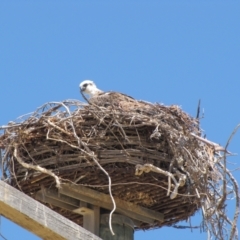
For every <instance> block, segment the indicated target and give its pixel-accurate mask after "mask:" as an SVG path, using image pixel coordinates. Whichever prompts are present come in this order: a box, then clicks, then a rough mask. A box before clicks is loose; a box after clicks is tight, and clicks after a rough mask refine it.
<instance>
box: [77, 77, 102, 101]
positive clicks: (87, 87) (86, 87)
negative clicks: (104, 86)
mask: <svg viewBox="0 0 240 240" xmlns="http://www.w3.org/2000/svg"><path fill="white" fill-rule="evenodd" d="M79 88H80V91H81V92H82V93H85V94H88V95H89V97H93V96H94V95H95V94H98V93H101V92H102V91H101V90H99V89H98V88H97V86H96V84H95V83H94V82H93V81H91V80H84V81H83V82H81V83H80V85H79Z"/></svg>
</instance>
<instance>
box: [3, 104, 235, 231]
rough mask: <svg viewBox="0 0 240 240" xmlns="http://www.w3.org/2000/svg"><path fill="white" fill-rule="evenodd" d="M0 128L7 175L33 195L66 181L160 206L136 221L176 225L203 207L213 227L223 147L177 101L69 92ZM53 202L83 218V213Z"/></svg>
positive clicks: (219, 205) (144, 226)
mask: <svg viewBox="0 0 240 240" xmlns="http://www.w3.org/2000/svg"><path fill="white" fill-rule="evenodd" d="M2 129H4V132H3V133H2V135H1V136H0V147H1V148H2V149H3V154H2V162H3V175H4V179H5V181H8V182H9V184H11V185H12V186H13V187H15V188H17V189H20V190H21V191H23V192H24V193H26V194H28V195H29V196H31V197H34V196H35V194H36V192H38V191H39V190H41V188H43V187H44V188H46V189H49V188H54V186H56V188H59V187H60V186H61V184H62V183H64V182H67V183H69V182H71V183H74V184H76V185H83V186H87V187H88V188H92V189H94V190H97V191H99V192H102V193H105V194H110V193H111V195H112V196H113V199H114V197H117V198H120V199H122V200H125V201H128V202H131V203H134V204H136V205H139V206H142V207H145V208H148V209H151V210H154V211H156V212H160V213H162V214H164V221H163V222H159V221H155V222H154V223H153V224H149V223H146V222H141V224H140V225H138V226H136V229H151V228H159V227H162V226H174V225H175V224H176V223H178V222H179V221H181V220H187V219H188V218H189V217H190V216H192V215H193V214H194V213H195V212H196V211H197V210H198V209H200V208H201V209H202V210H203V218H204V222H205V226H207V227H208V229H217V228H218V226H217V222H216V221H217V216H218V215H217V214H218V213H219V209H221V211H222V209H223V208H224V207H223V206H224V202H225V199H224V198H223V194H222V195H221V193H220V191H219V189H220V188H221V186H222V181H223V179H224V176H225V175H226V174H225V172H226V171H225V172H224V171H223V169H224V165H223V163H221V159H223V155H221V154H220V153H221V152H224V151H225V149H223V148H221V147H220V146H219V145H217V144H215V143H213V142H210V141H208V140H206V139H204V138H202V137H201V134H202V133H201V130H200V128H199V122H198V120H197V119H195V118H192V117H190V116H189V115H188V114H186V113H185V112H183V111H182V110H181V109H180V108H179V107H178V106H175V105H173V106H169V107H168V106H164V105H160V104H151V103H146V102H136V104H135V105H134V107H132V108H131V107H130V108H129V109H124V110H123V108H122V107H120V106H108V107H99V106H95V105H88V104H84V103H81V102H79V101H75V100H68V101H65V102H59V103H47V104H45V105H44V106H42V107H40V108H39V109H37V111H36V112H34V113H33V114H31V115H28V116H24V118H23V119H22V120H21V122H20V123H14V122H10V123H9V124H8V125H7V126H4V127H2ZM224 154H225V153H224ZM225 170H226V169H225ZM224 174H225V175H224ZM109 179H110V180H111V181H109ZM109 191H110V192H109ZM216 191H217V193H218V194H216ZM220 200H221V201H222V202H221V203H219V201H220ZM54 210H55V211H57V212H58V213H60V214H62V215H64V216H66V217H67V218H69V219H70V220H73V221H75V222H77V223H78V224H82V220H81V217H80V215H76V214H75V213H73V212H69V211H65V210H63V209H61V208H58V207H54ZM214 231H215V230H212V234H213V235H216V234H214ZM221 231H224V230H221ZM234 234H235V232H234Z"/></svg>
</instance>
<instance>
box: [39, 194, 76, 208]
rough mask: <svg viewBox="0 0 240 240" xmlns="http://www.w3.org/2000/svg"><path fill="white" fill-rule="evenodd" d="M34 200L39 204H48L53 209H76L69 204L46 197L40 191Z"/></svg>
mask: <svg viewBox="0 0 240 240" xmlns="http://www.w3.org/2000/svg"><path fill="white" fill-rule="evenodd" d="M35 198H36V199H37V200H39V201H41V202H44V203H49V204H52V205H53V206H55V207H60V208H62V209H65V210H68V211H73V210H74V209H76V207H74V206H72V205H71V204H68V203H65V202H62V201H59V200H58V199H54V198H51V197H49V196H47V195H44V193H42V192H41V191H39V192H37V194H36V195H35Z"/></svg>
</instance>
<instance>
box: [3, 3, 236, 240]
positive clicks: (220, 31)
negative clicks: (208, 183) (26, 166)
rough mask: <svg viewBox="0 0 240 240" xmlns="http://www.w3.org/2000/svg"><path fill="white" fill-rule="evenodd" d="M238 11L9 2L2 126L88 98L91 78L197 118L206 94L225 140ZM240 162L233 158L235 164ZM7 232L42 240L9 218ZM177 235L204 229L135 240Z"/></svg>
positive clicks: (232, 116) (232, 121)
mask: <svg viewBox="0 0 240 240" xmlns="http://www.w3.org/2000/svg"><path fill="white" fill-rule="evenodd" d="M239 9H240V2H239V1H221V0H218V1H217V0H216V1H215V0H208V1H207V0H206V1H204V0H203V1H197V0H196V1H185V0H184V1H183V0H178V1H160V0H159V1H155V0H152V1H147V0H146V1H141V0H138V1H134V0H128V1H124V0H121V1H103V0H102V1H80V0H79V1H62V0H58V1H54V0H49V1H44V0H41V1H39V0H34V1H30V0H24V1H23V0H18V1H1V2H0V89H1V91H0V102H1V103H2V104H1V114H0V116H1V117H0V125H4V124H6V123H7V122H8V121H11V120H15V119H16V118H17V117H18V116H20V115H23V114H25V113H29V112H32V111H34V110H35V109H36V108H37V107H39V106H41V105H42V104H44V103H46V102H49V101H62V100H65V99H80V100H82V98H81V96H80V94H79V88H78V85H79V83H80V82H81V81H82V80H84V79H92V80H94V81H95V82H96V83H97V85H98V87H99V88H101V89H103V90H106V91H107V90H116V91H120V92H123V93H126V94H128V95H131V96H132V97H134V98H136V99H141V100H146V101H149V102H160V103H164V104H166V105H170V104H178V105H180V106H182V108H183V110H184V111H186V112H188V113H189V114H190V115H192V116H195V115H196V108H197V103H198V100H199V99H201V101H202V105H201V107H202V110H204V119H203V120H202V122H201V127H202V129H203V130H204V131H205V133H206V134H207V137H208V139H210V140H212V141H215V142H217V143H219V144H222V145H225V143H226V141H227V139H228V137H229V135H230V133H231V132H232V130H233V129H234V127H235V126H236V125H237V124H238V123H240V110H239V106H240V101H239V96H240V44H239V43H240V14H239ZM239 143H240V133H237V134H236V135H235V137H234V139H233V140H232V142H231V144H230V147H229V150H230V151H231V152H234V153H239V152H240V145H239ZM239 160H240V159H239V155H237V156H234V157H231V158H229V161H231V164H230V165H229V168H231V169H235V168H238V167H239V165H240V163H239ZM234 175H235V177H236V178H237V180H238V182H239V181H240V174H239V172H234ZM228 207H229V212H231V211H232V209H233V204H232V203H229V206H228ZM200 217H201V214H196V216H195V217H193V218H192V223H193V225H194V224H195V223H196V224H199V223H200V221H201V218H200ZM182 224H184V223H182ZM238 228H239V229H240V225H239V224H238ZM0 230H1V234H3V235H4V236H5V237H6V238H7V239H8V240H15V239H19V236H21V239H31V240H35V239H39V238H38V237H36V236H34V235H32V234H30V233H28V232H26V231H24V230H22V229H21V228H19V227H17V226H16V225H14V224H13V223H10V222H9V221H8V220H5V219H4V218H3V217H2V218H1V226H0ZM176 237H177V238H178V239H184V240H190V239H195V240H200V239H201V240H202V239H206V234H205V233H200V230H194V231H192V232H191V231H190V230H176V229H173V228H169V227H165V228H162V229H158V230H154V231H146V232H143V231H137V232H136V233H135V240H145V239H151V240H157V239H165V240H171V239H176ZM0 239H1V238H0Z"/></svg>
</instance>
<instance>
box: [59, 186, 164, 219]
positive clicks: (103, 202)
mask: <svg viewBox="0 0 240 240" xmlns="http://www.w3.org/2000/svg"><path fill="white" fill-rule="evenodd" d="M59 192H60V193H61V194H64V195H67V196H69V197H72V198H76V199H79V200H81V201H84V202H88V203H90V204H92V205H95V206H99V207H102V208H105V209H108V210H112V208H113V204H112V201H111V198H110V196H109V195H107V194H104V193H100V192H97V191H95V190H92V189H90V188H86V187H83V186H80V185H70V184H62V185H61V189H59ZM114 200H115V202H116V205H117V210H116V211H117V212H119V213H121V214H123V215H125V216H128V217H130V218H132V219H136V220H139V221H142V222H146V223H154V221H155V220H157V221H160V222H162V221H163V219H164V215H163V214H162V213H159V212H156V211H153V210H150V209H147V208H144V207H140V206H138V205H135V204H133V203H130V202H126V201H123V200H121V199H118V198H116V197H114Z"/></svg>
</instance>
